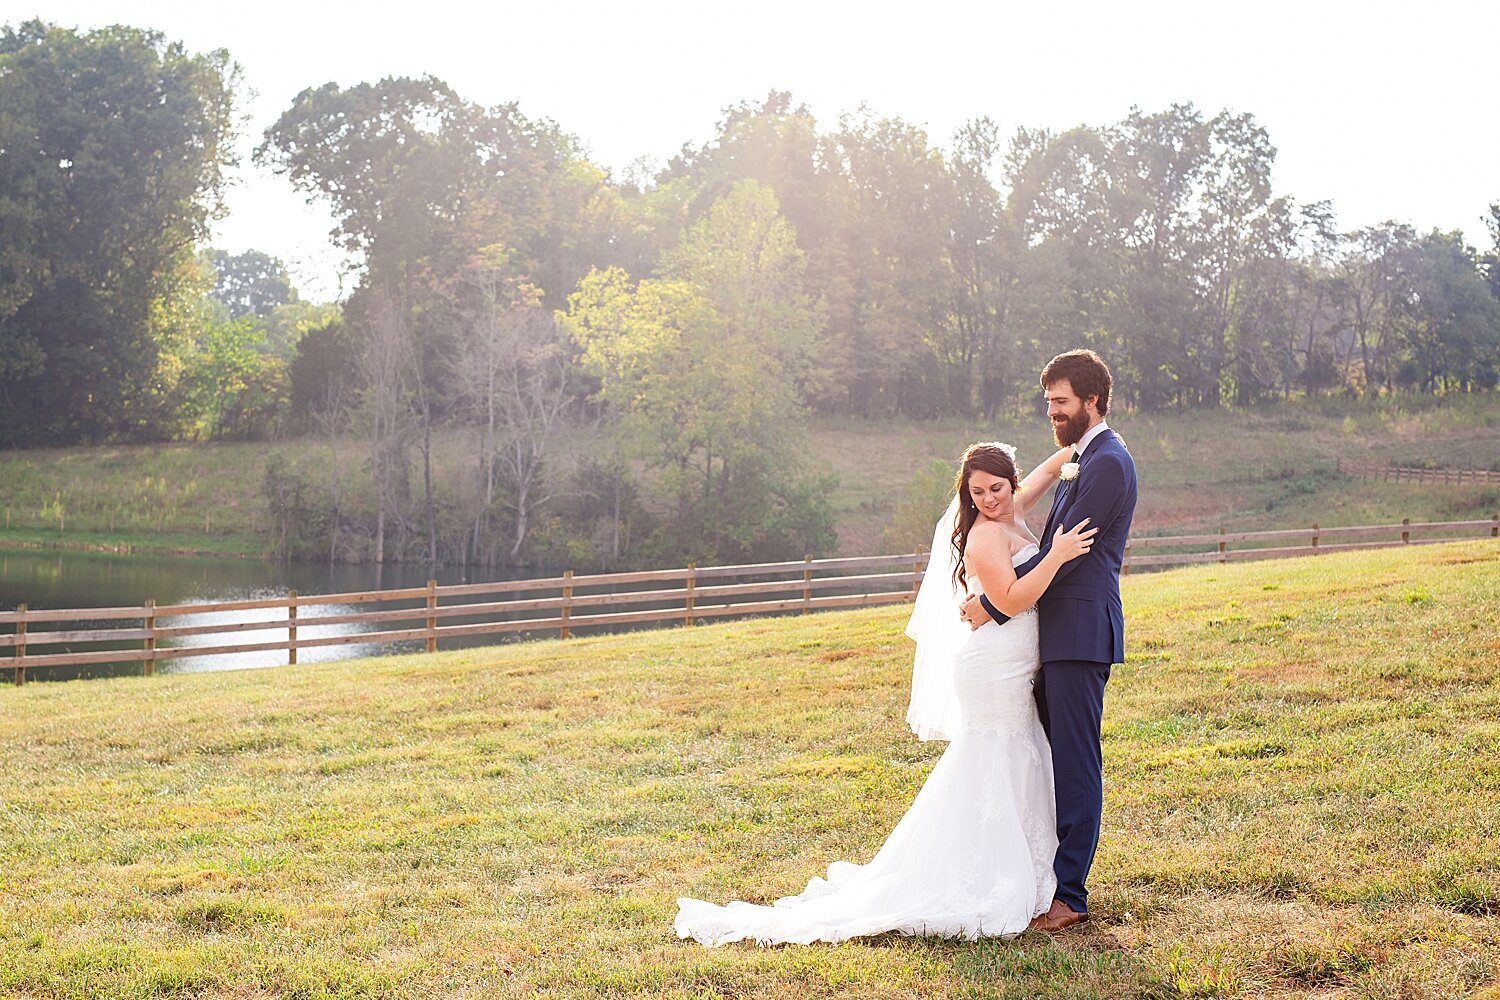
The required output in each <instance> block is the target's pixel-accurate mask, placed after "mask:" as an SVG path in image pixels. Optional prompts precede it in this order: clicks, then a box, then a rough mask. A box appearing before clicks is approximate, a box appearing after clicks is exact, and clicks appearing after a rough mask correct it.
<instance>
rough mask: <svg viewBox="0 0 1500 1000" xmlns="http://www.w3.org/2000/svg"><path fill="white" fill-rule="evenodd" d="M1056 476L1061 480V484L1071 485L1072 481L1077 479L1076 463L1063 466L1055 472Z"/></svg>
mask: <svg viewBox="0 0 1500 1000" xmlns="http://www.w3.org/2000/svg"><path fill="white" fill-rule="evenodd" d="M1057 474H1058V476H1060V477H1061V478H1062V481H1063V482H1065V483H1071V482H1072V481H1073V480H1075V479H1077V478H1078V463H1077V462H1068V463H1066V464H1064V465H1063V467H1062V468H1061V469H1059V470H1058V471H1057Z"/></svg>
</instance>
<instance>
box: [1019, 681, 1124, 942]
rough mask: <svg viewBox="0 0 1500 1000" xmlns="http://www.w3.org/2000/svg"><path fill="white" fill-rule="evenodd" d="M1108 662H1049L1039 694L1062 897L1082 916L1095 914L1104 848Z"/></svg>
mask: <svg viewBox="0 0 1500 1000" xmlns="http://www.w3.org/2000/svg"><path fill="white" fill-rule="evenodd" d="M1109 666H1110V665H1109V664H1108V663H1091V662H1088V661H1086V660H1054V661H1051V662H1047V663H1043V664H1042V669H1041V671H1040V672H1039V673H1038V674H1037V679H1036V685H1035V687H1034V689H1033V693H1034V695H1035V697H1036V708H1037V714H1038V715H1040V716H1041V719H1042V729H1043V730H1045V731H1046V733H1047V740H1048V742H1050V743H1051V744H1052V770H1053V774H1054V775H1055V777H1056V781H1057V839H1058V846H1057V859H1056V860H1055V861H1054V862H1053V863H1052V870H1053V871H1054V872H1055V873H1056V874H1057V898H1058V899H1060V900H1062V901H1063V902H1064V903H1067V904H1068V906H1070V907H1071V908H1072V909H1073V910H1075V911H1076V912H1078V913H1087V912H1088V910H1089V894H1088V890H1087V889H1086V888H1084V883H1085V882H1086V881H1087V880H1088V875H1089V866H1090V865H1092V864H1093V863H1094V851H1095V850H1096V849H1097V848H1098V846H1099V817H1100V814H1101V813H1102V812H1103V811H1104V755H1103V751H1102V750H1101V749H1100V746H1099V723H1100V720H1101V719H1102V718H1103V716H1104V685H1105V684H1106V683H1107V682H1108V681H1109Z"/></svg>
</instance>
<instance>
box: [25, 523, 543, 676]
mask: <svg viewBox="0 0 1500 1000" xmlns="http://www.w3.org/2000/svg"><path fill="white" fill-rule="evenodd" d="M523 576H524V574H517V573H516V572H514V571H512V570H506V569H504V568H501V567H482V568H478V569H475V568H472V567H471V568H470V569H468V570H465V569H463V568H462V567H445V568H440V569H438V570H437V571H436V572H429V571H428V569H427V567H425V566H421V565H417V564H404V563H403V564H387V565H384V566H377V565H368V564H367V565H327V564H321V563H286V564H283V563H275V562H268V561H263V560H255V559H215V558H202V557H196V556H150V555H120V554H113V553H102V552H73V551H56V550H45V551H32V550H0V610H3V611H11V610H14V609H15V607H16V605H18V604H22V603H24V604H26V605H27V607H28V608H29V609H30V610H32V611H41V610H44V609H49V608H109V607H131V606H139V605H142V604H144V603H145V602H146V601H148V600H154V601H155V602H156V603H157V604H158V605H165V604H213V603H219V602H224V601H241V600H256V599H264V598H275V597H285V596H286V593H287V591H288V590H289V589H295V590H296V591H297V592H298V593H299V594H302V595H310V594H339V593H351V592H356V591H369V590H392V589H397V588H403V587H421V586H425V585H426V583H427V581H428V580H429V579H435V580H437V582H438V583H439V584H455V583H483V582H490V581H496V580H514V579H521V578H523ZM495 599H503V597H501V598H495ZM395 606H397V605H390V604H385V605H381V606H380V607H382V608H387V609H388V608H391V607H395ZM354 610H356V608H355V607H354V606H350V605H345V606H342V607H341V606H338V605H320V606H318V607H317V608H316V609H314V610H313V611H311V612H308V613H315V614H317V615H336V614H341V613H345V612H349V611H354ZM273 616H274V612H271V613H268V612H266V611H241V612H233V611H230V612H223V613H216V614H213V615H202V616H196V615H195V616H194V617H193V619H192V624H194V625H200V624H202V625H209V624H230V623H234V622H249V621H257V620H265V619H266V618H268V617H273ZM134 625H139V622H135V623H131V622H118V621H116V622H106V621H100V622H98V623H97V625H96V626H93V625H86V624H77V625H70V626H68V627H70V628H89V627H99V628H109V627H118V626H127V627H133V626H134ZM45 627H47V628H54V627H56V626H52V625H48V626H45ZM390 627H396V628H407V627H411V626H410V625H409V624H401V625H395V626H390ZM374 629H375V626H373V625H352V624H344V625H325V626H319V627H313V626H309V627H303V628H299V629H298V639H299V640H300V639H312V638H317V637H322V636H333V635H350V634H355V633H358V632H368V631H373V630H374ZM11 631H12V628H11V626H9V625H0V633H6V634H8V633H10V632H11ZM36 631H39V629H38V630H33V634H35V632H36ZM285 638H286V630H285V629H256V630H249V631H244V632H238V633H235V634H233V635H232V636H227V637H215V636H212V635H203V636H191V637H182V638H177V639H173V640H161V641H160V642H159V645H160V646H161V647H162V648H167V647H170V646H190V645H198V646H209V645H218V644H229V643H236V644H238V643H254V642H272V641H281V640H285ZM499 641H501V637H499V636H493V635H492V636H487V637H481V638H476V639H474V640H470V641H468V642H465V641H464V640H462V639H453V640H448V639H445V640H444V641H443V646H444V648H450V647H457V646H462V645H480V644H486V643H494V642H499ZM131 645H132V648H139V643H134V644H131ZM86 648H90V649H98V648H109V647H108V646H107V645H102V644H94V645H90V646H88V647H86ZM420 648H421V642H420V641H417V642H411V643H381V644H378V645H377V644H371V643H358V642H352V643H348V644H343V645H336V646H315V647H312V648H309V649H301V650H298V654H297V655H298V661H299V662H300V663H315V662H319V661H325V660H333V659H343V658H347V657H355V656H370V655H374V654H377V653H394V652H406V651H411V650H416V649H420ZM32 651H33V652H36V653H43V652H47V653H54V652H61V651H62V650H60V649H58V648H57V647H47V648H46V649H33V650H32ZM11 653H12V650H11V649H10V648H9V647H4V648H0V677H8V674H9V671H7V670H4V669H3V668H4V667H5V666H7V665H8V664H7V663H6V661H7V660H9V659H10V654H11ZM285 663H286V653H285V651H267V652H250V653H225V654H219V655H215V656H201V657H194V656H185V657H181V658H176V659H170V660H160V661H158V662H157V664H156V671H157V672H158V673H196V672H201V671H205V670H237V669H245V668H255V667H270V666H279V665H282V664H285ZM140 671H141V665H140V664H139V663H120V664H91V665H88V666H83V667H41V668H36V669H35V670H31V669H28V671H27V674H26V678H27V680H28V681H31V680H38V681H41V680H69V679H73V678H79V677H104V676H116V675H120V674H134V673H139V672H140Z"/></svg>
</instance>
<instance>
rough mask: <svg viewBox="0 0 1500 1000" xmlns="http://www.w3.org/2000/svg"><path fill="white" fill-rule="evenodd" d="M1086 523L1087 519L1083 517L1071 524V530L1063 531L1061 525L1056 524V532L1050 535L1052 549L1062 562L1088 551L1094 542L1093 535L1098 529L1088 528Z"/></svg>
mask: <svg viewBox="0 0 1500 1000" xmlns="http://www.w3.org/2000/svg"><path fill="white" fill-rule="evenodd" d="M1088 523H1089V519H1088V518H1084V519H1083V520H1082V521H1079V522H1078V523H1077V524H1075V525H1074V526H1073V530H1072V531H1064V530H1062V525H1058V528H1057V531H1056V533H1054V534H1053V536H1052V551H1053V552H1055V553H1057V554H1058V556H1059V557H1061V559H1062V561H1063V562H1067V561H1068V560H1070V559H1077V558H1078V557H1079V556H1081V555H1083V554H1085V553H1086V552H1088V550H1089V547H1090V546H1091V545H1093V544H1094V535H1095V534H1096V533H1097V532H1098V531H1099V529H1098V528H1090V527H1089V526H1088Z"/></svg>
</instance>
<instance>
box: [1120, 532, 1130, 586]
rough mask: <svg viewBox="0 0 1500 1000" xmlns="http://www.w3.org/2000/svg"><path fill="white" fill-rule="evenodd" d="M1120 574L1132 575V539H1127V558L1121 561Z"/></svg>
mask: <svg viewBox="0 0 1500 1000" xmlns="http://www.w3.org/2000/svg"><path fill="white" fill-rule="evenodd" d="M1120 575H1121V576H1129V575H1130V539H1129V538H1128V537H1127V538H1126V539H1125V558H1124V559H1122V560H1121V561H1120Z"/></svg>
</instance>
